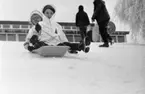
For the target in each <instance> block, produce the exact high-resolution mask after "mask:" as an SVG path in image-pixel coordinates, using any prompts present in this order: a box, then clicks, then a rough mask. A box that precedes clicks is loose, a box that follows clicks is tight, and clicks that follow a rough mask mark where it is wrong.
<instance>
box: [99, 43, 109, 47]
mask: <svg viewBox="0 0 145 94" xmlns="http://www.w3.org/2000/svg"><path fill="white" fill-rule="evenodd" d="M99 47H109V44H108V43H104V44H103V45H99Z"/></svg>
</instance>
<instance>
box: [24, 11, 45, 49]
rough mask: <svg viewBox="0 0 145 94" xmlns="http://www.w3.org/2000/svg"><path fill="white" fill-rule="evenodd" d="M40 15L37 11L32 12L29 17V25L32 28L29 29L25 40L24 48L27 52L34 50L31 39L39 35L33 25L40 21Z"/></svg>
mask: <svg viewBox="0 0 145 94" xmlns="http://www.w3.org/2000/svg"><path fill="white" fill-rule="evenodd" d="M42 19H43V18H42V13H41V12H39V11H38V10H34V11H32V13H31V15H30V23H31V24H32V28H31V29H29V31H28V34H27V36H26V39H25V43H24V47H25V49H28V50H29V51H32V50H34V49H35V48H34V47H33V44H32V43H33V41H32V40H33V38H34V37H36V36H38V35H39V33H38V32H37V31H36V30H35V25H36V24H37V23H38V22H40V21H42Z"/></svg>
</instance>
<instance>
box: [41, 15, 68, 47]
mask: <svg viewBox="0 0 145 94" xmlns="http://www.w3.org/2000/svg"><path fill="white" fill-rule="evenodd" d="M39 25H40V26H41V33H40V35H39V40H40V41H43V42H45V43H46V44H48V45H54V46H55V45H57V44H59V43H62V42H68V39H67V38H66V36H65V34H64V32H63V31H62V27H61V26H60V25H59V24H58V23H57V22H55V21H54V20H53V18H51V19H48V18H47V17H46V16H45V15H44V16H43V21H41V22H39Z"/></svg>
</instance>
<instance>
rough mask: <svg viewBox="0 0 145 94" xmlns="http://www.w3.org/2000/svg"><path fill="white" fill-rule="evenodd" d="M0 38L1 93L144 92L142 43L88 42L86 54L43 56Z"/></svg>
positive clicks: (144, 78)
mask: <svg viewBox="0 0 145 94" xmlns="http://www.w3.org/2000/svg"><path fill="white" fill-rule="evenodd" d="M22 45H23V42H0V60H1V62H0V69H1V70H0V89H1V90H0V94H145V46H144V45H130V44H114V45H113V46H111V47H110V48H99V47H98V45H99V44H96V43H93V44H91V51H90V52H89V53H88V54H86V53H84V52H80V53H79V54H77V55H70V54H66V55H65V57H62V58H46V57H41V56H39V55H37V54H32V53H29V52H28V51H26V50H25V49H24V48H23V46H22Z"/></svg>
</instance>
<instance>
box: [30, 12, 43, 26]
mask: <svg viewBox="0 0 145 94" xmlns="http://www.w3.org/2000/svg"><path fill="white" fill-rule="evenodd" d="M40 21H42V17H41V16H40V15H39V14H33V15H32V16H31V22H32V24H33V25H36V24H37V23H38V22H40Z"/></svg>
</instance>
